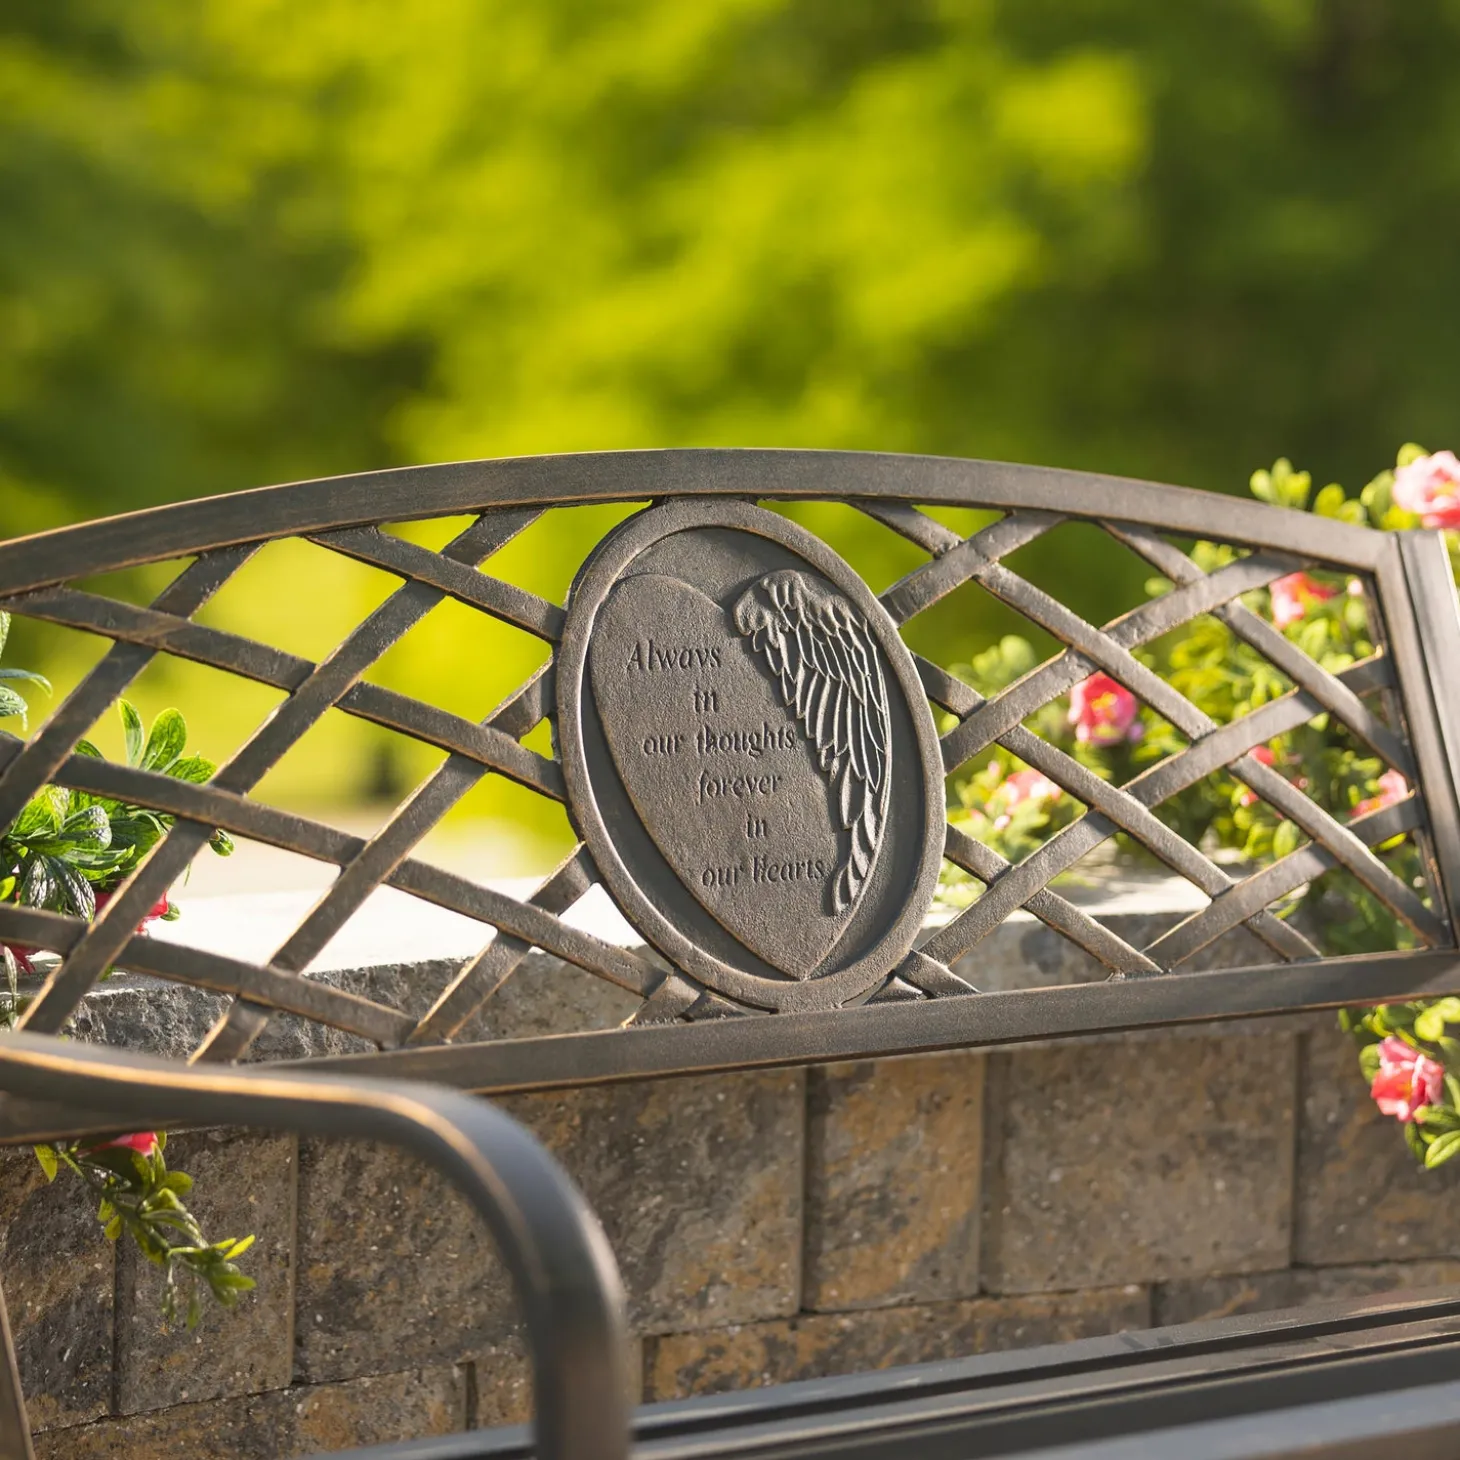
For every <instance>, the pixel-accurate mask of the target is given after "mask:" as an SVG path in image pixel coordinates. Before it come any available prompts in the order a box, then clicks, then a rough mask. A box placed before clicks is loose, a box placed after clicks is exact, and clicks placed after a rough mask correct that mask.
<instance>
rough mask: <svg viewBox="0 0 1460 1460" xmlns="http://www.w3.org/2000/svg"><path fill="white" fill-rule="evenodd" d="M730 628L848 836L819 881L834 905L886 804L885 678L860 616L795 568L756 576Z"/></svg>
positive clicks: (866, 859)
mask: <svg viewBox="0 0 1460 1460" xmlns="http://www.w3.org/2000/svg"><path fill="white" fill-rule="evenodd" d="M735 627H736V628H737V629H738V630H739V631H740V633H741V634H742V635H743V636H744V637H745V638H746V639H747V640H748V641H749V643H750V645H751V647H752V648H753V649H754V650H755V652H756V653H757V654H758V655H759V656H760V657H761V659H762V660H764V662H765V664H766V665H767V667H768V668H769V669H770V671H771V673H772V674H773V675H774V676H775V678H776V681H777V684H778V686H779V689H780V696H781V703H782V704H783V705H784V706H785V707H786V708H787V709H788V710H790V711H792V713H793V714H794V715H795V716H796V720H797V722H798V723H799V724H800V726H801V728H802V730H803V731H804V732H805V734H806V736H807V738H808V739H809V740H810V742H811V745H812V747H813V749H814V751H815V754H816V763H817V767H818V768H819V769H820V771H821V774H822V775H823V776H824V777H825V778H826V781H827V784H828V785H829V786H830V788H831V791H832V794H833V796H834V798H835V806H836V811H837V817H838V820H839V821H840V823H841V826H842V829H843V830H844V831H845V832H846V833H847V837H848V844H847V848H846V854H845V856H844V857H843V859H842V862H841V865H840V866H839V867H838V868H837V871H836V875H835V877H833V878H832V880H831V885H830V887H829V888H828V892H827V895H828V898H829V900H830V903H831V908H830V910H831V911H832V912H833V913H842V912H845V911H846V909H847V908H849V907H851V905H852V904H853V903H854V902H855V901H856V900H857V895H858V894H859V893H860V892H861V890H862V886H863V884H864V883H865V882H866V880H867V876H868V874H869V873H870V872H871V870H872V864H873V862H874V861H875V860H876V857H877V847H878V845H879V843H880V842H881V840H882V827H883V823H884V820H885V818H886V813H887V805H886V802H887V750H888V727H887V685H886V683H885V682H884V680H883V677H882V666H881V665H880V664H879V663H878V660H877V646H876V645H875V644H874V643H873V642H872V636H871V634H870V633H869V632H868V629H867V624H866V621H865V620H864V619H863V618H862V616H861V615H860V614H859V613H857V611H856V610H855V609H854V608H853V607H852V606H851V604H849V603H848V602H847V601H846V599H845V598H842V597H841V596H840V595H838V594H836V593H828V592H824V591H823V590H822V589H820V588H818V587H817V585H816V584H815V583H814V582H812V581H811V579H809V578H808V577H806V575H805V574H803V573H797V572H794V571H790V570H788V571H784V572H780V573H771V574H769V575H768V576H766V577H764V578H762V579H761V580H760V582H759V583H757V584H756V585H755V587H754V588H751V589H749V590H747V591H746V592H745V593H744V594H743V595H742V596H741V598H740V601H739V602H738V603H737V604H736V605H735Z"/></svg>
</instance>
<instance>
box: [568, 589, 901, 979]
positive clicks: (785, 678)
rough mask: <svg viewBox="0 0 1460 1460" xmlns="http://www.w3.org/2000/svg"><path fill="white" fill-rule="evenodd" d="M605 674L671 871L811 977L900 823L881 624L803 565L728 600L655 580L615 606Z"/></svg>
mask: <svg viewBox="0 0 1460 1460" xmlns="http://www.w3.org/2000/svg"><path fill="white" fill-rule="evenodd" d="M589 669H590V673H591V676H592V682H593V692H594V700H595V703H596V704H597V707H598V711H599V715H600V718H601V720H602V723H603V727H604V733H605V736H606V738H607V741H608V746H609V751H610V754H611V755H612V757H613V761H614V765H615V767H616V768H617V770H618V773H619V776H620V778H621V779H622V781H623V784H624V787H625V789H626V790H627V791H628V794H629V797H630V799H631V800H632V802H633V805H634V808H635V810H636V811H637V813H638V815H639V818H640V820H641V821H642V823H643V825H644V828H645V830H646V831H647V832H648V833H649V835H650V837H651V838H652V839H653V841H654V843H655V845H656V846H657V847H658V849H659V851H660V853H661V854H662V855H663V857H664V859H665V861H666V862H667V863H668V864H669V866H670V867H671V868H672V869H673V871H674V873H675V875H676V876H677V877H678V878H679V879H680V881H681V882H683V883H684V885H685V886H686V887H687V888H688V889H689V890H690V891H691V892H692V893H693V894H694V896H695V897H696V898H697V899H698V901H699V902H700V903H701V904H702V905H703V906H704V907H705V908H706V909H707V910H708V911H709V912H710V914H711V915H712V916H713V917H714V918H715V919H716V920H717V921H718V922H719V923H720V924H721V926H722V927H724V928H725V929H726V930H727V931H728V932H729V933H730V934H731V935H732V936H733V937H735V938H736V939H738V940H739V941H740V942H741V943H742V944H743V945H744V946H745V947H747V948H749V949H750V950H751V951H752V952H754V953H755V954H756V955H757V956H758V957H760V958H761V959H763V960H764V961H765V962H766V963H768V964H770V965H771V966H772V967H774V968H777V969H780V970H781V971H782V972H783V973H786V974H787V975H789V976H790V977H792V978H795V979H805V978H809V977H810V976H811V975H812V974H813V973H814V972H815V971H816V969H817V968H818V966H819V965H820V964H821V963H822V962H823V960H824V959H825V958H826V957H827V955H828V954H829V953H830V952H831V951H832V949H833V947H834V946H835V945H836V942H837V939H838V938H839V937H840V936H841V934H842V933H843V931H844V930H845V929H846V926H847V923H848V922H849V921H850V919H851V916H852V913H853V911H854V909H855V907H856V902H857V897H858V894H859V893H860V891H861V889H862V887H863V886H865V885H866V881H867V878H868V877H869V876H870V873H871V869H872V865H873V862H874V861H875V858H876V854H877V848H878V845H879V842H880V837H881V829H882V823H883V820H884V818H885V816H886V809H887V808H886V797H887V780H888V777H887V774H886V752H887V730H886V726H887V709H886V705H887V701H886V690H885V687H884V682H883V674H882V669H881V665H880V661H879V658H878V651H877V649H876V647H875V644H874V643H873V642H872V639H871V635H870V634H869V633H868V632H867V629H866V625H865V624H864V623H862V622H861V620H860V618H859V617H858V616H857V615H856V614H855V612H854V610H852V609H851V607H850V605H848V604H847V603H846V601H845V600H844V599H843V598H841V597H839V596H837V595H836V594H835V593H834V592H832V591H830V590H829V589H828V588H826V587H824V586H823V585H822V584H821V583H820V582H819V580H816V579H813V578H811V577H810V576H808V575H805V574H801V573H796V572H779V573H774V574H771V575H769V576H767V577H766V578H764V579H762V580H760V582H759V583H758V584H756V585H754V586H753V587H751V588H750V589H748V590H746V591H745V592H743V593H741V594H739V595H737V596H736V598H735V600H734V601H733V602H731V603H729V604H726V605H722V604H719V603H716V602H715V601H714V600H713V599H711V598H708V597H706V596H705V594H703V593H701V592H700V591H699V590H698V589H696V588H693V587H691V586H690V585H689V584H687V583H684V582H682V581H681V580H679V579H677V578H671V577H666V576H662V575H659V574H653V573H645V574H641V575H638V576H635V577H631V578H626V579H624V580H623V581H621V582H620V583H619V584H617V586H615V587H614V589H613V590H612V592H611V593H610V594H609V595H608V598H607V599H606V601H605V602H604V604H603V606H602V608H601V609H600V610H599V613H598V616H597V621H596V623H595V626H594V639H593V644H592V649H591V652H590V655H589ZM879 717H880V718H879Z"/></svg>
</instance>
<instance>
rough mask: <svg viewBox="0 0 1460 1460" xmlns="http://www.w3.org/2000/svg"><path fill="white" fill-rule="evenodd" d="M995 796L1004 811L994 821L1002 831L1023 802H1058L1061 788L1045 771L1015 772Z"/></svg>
mask: <svg viewBox="0 0 1460 1460" xmlns="http://www.w3.org/2000/svg"><path fill="white" fill-rule="evenodd" d="M994 795H995V796H996V797H997V798H998V799H999V801H1000V802H1001V804H1002V805H1003V808H1004V809H1003V811H1002V812H1000V814H999V815H998V816H997V817H996V818H995V819H994V828H995V830H997V831H1002V830H1003V829H1004V828H1005V827H1006V826H1008V824H1009V822H1010V820H1011V819H1012V818H1011V817H1010V815H1009V813H1010V812H1011V811H1013V809H1014V808H1015V807H1016V806H1018V805H1019V804H1020V803H1021V802H1023V801H1058V800H1059V798H1060V795H1061V792H1060V788H1059V787H1058V786H1057V785H1056V784H1055V783H1054V782H1053V781H1052V780H1050V778H1049V777H1048V776H1047V775H1045V774H1044V772H1043V771H1036V770H1023V771H1015V772H1014V774H1013V775H1012V776H1010V777H1009V778H1008V780H1006V781H1005V782H1004V783H1003V785H1001V786H1000V787H999V788H998V790H997V791H996V792H995V793H994Z"/></svg>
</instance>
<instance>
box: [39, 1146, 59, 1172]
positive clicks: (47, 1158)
mask: <svg viewBox="0 0 1460 1460" xmlns="http://www.w3.org/2000/svg"><path fill="white" fill-rule="evenodd" d="M35 1158H36V1160H37V1161H39V1162H40V1163H41V1170H42V1171H44V1172H45V1173H46V1180H47V1181H54V1180H55V1179H56V1173H57V1172H58V1171H59V1170H60V1169H61V1163H60V1162H59V1161H58V1160H57V1159H56V1153H55V1151H53V1150H52V1149H51V1147H50V1146H37V1147H36V1148H35Z"/></svg>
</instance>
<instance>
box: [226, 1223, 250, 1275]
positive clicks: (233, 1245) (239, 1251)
mask: <svg viewBox="0 0 1460 1460" xmlns="http://www.w3.org/2000/svg"><path fill="white" fill-rule="evenodd" d="M253 1244H254V1234H253V1233H249V1235H248V1236H247V1237H240V1238H239V1239H238V1240H237V1241H236V1242H229V1243H227V1244H226V1249H225V1251H224V1253H223V1255H224V1257H226V1258H227V1259H228V1260H229V1262H232V1261H234V1259H235V1258H239V1257H242V1256H243V1254H244V1253H245V1252H247V1251H248V1249H249V1248H250V1247H252V1246H253ZM246 1281H247V1282H248V1285H249V1287H253V1279H252V1278H249V1279H247V1280H246Z"/></svg>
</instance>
